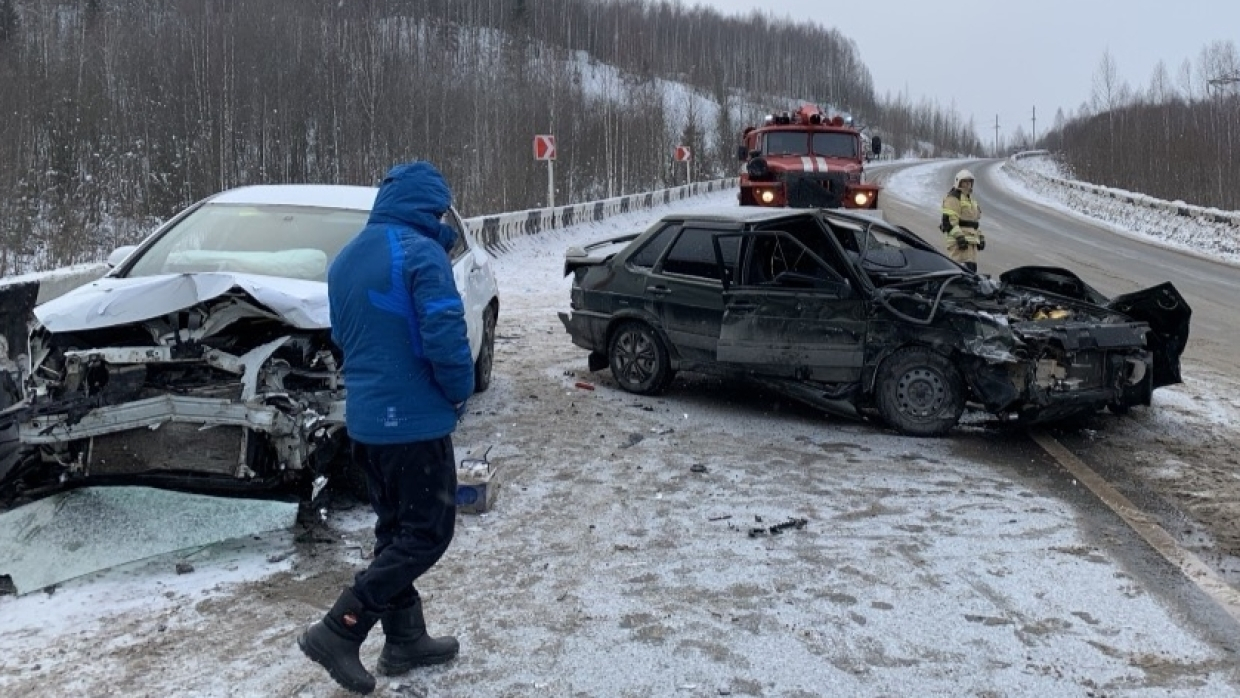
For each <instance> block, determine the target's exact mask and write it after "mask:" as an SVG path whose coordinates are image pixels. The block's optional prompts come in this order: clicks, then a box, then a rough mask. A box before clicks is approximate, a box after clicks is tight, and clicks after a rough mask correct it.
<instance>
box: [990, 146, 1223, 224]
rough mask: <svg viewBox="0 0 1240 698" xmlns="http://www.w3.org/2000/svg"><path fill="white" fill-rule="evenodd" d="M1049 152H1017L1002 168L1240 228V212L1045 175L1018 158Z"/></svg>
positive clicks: (1133, 203) (1157, 208)
mask: <svg viewBox="0 0 1240 698" xmlns="http://www.w3.org/2000/svg"><path fill="white" fill-rule="evenodd" d="M1048 155H1050V152H1049V151H1046V150H1027V151H1024V152H1020V153H1015V154H1013V155H1012V156H1011V157H1009V158H1008V162H1006V163H1004V164H1003V167H1008V166H1009V165H1011V166H1012V167H1015V168H1017V169H1020V170H1021V172H1023V173H1025V174H1027V175H1031V176H1033V177H1036V178H1038V179H1040V180H1043V181H1045V182H1049V183H1050V184H1054V185H1057V186H1061V187H1067V188H1069V189H1076V190H1077V191H1083V192H1086V193H1089V194H1096V195H1098V196H1105V197H1107V198H1111V199H1117V200H1120V201H1126V202H1128V203H1130V204H1132V205H1133V206H1140V207H1143V208H1150V209H1155V210H1160V211H1167V212H1169V213H1174V214H1175V215H1177V216H1184V217H1187V218H1196V219H1198V220H1202V221H1206V222H1209V223H1223V224H1225V225H1231V226H1235V227H1238V228H1240V211H1223V210H1221V209H1217V208H1207V207H1205V206H1195V205H1193V204H1188V203H1185V202H1183V201H1166V200H1164V199H1156V198H1154V197H1152V196H1148V195H1146V194H1138V193H1135V192H1130V191H1127V190H1124V189H1114V188H1111V187H1104V186H1102V185H1099V184H1090V183H1088V182H1080V181H1077V180H1074V179H1063V178H1062V177H1051V176H1050V175H1045V174H1042V173H1041V172H1034V171H1032V170H1028V169H1025V168H1022V167H1020V165H1018V164H1017V161H1019V160H1023V159H1025V158H1031V157H1042V156H1048Z"/></svg>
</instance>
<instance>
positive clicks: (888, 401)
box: [878, 347, 964, 436]
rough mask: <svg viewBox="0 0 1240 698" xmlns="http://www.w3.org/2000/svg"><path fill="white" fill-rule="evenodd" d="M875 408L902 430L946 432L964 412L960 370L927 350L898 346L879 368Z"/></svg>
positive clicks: (914, 433)
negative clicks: (898, 349) (897, 349)
mask: <svg viewBox="0 0 1240 698" xmlns="http://www.w3.org/2000/svg"><path fill="white" fill-rule="evenodd" d="M878 411H879V413H880V414H882V416H883V419H884V420H885V421H886V422H887V423H888V424H890V425H891V426H892V427H894V428H895V429H896V430H898V431H900V432H901V433H904V434H908V435H910V436H941V435H943V434H946V433H947V432H949V431H951V428H952V427H954V426H956V423H957V422H959V421H960V415H961V413H963V412H964V381H963V380H962V379H961V377H960V371H958V370H956V367H955V366H952V364H951V362H950V361H948V360H947V358H946V357H945V356H943V355H941V354H937V353H935V352H933V351H930V350H929V349H926V348H923V347H908V348H906V349H901V350H900V351H897V352H896V353H894V354H892V355H891V356H889V357H887V360H886V361H884V362H883V366H882V368H881V369H880V371H879V376H878Z"/></svg>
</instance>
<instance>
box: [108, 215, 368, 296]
mask: <svg viewBox="0 0 1240 698" xmlns="http://www.w3.org/2000/svg"><path fill="white" fill-rule="evenodd" d="M369 215H370V213H369V212H368V211H358V210H352V209H332V208H317V207H309V206H274V205H272V206H264V205H243V204H206V205H205V206H202V207H201V208H199V209H197V210H196V211H194V212H193V213H190V214H189V215H188V216H186V217H185V218H184V219H183V220H181V221H180V222H179V223H177V224H176V225H175V226H173V227H172V228H170V229H169V230H166V231H164V233H163V234H162V235H161V236H160V237H159V239H158V240H156V241H155V243H154V244H153V245H151V247H149V248H148V249H147V250H146V251H145V252H143V253H142V256H141V257H140V258H138V260H137V261H136V262H135V263H134V264H133V265H132V266H131V267H130V268H129V269H128V270H127V271H126V273H125V276H127V277H138V276H156V275H159V274H178V273H194V272H240V273H248V274H263V275H266V276H280V277H286V278H293V279H307V280H311V281H326V280H327V268H328V267H329V266H330V265H331V263H332V260H334V259H335V258H336V255H337V254H338V253H339V252H340V249H341V248H342V247H344V245H345V243H347V242H348V241H349V240H351V239H353V237H354V236H355V235H357V233H358V232H359V231H360V230H361V229H362V228H363V227H364V226H365V225H366V219H367V218H368V217H369Z"/></svg>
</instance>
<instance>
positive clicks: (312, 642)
mask: <svg viewBox="0 0 1240 698" xmlns="http://www.w3.org/2000/svg"><path fill="white" fill-rule="evenodd" d="M378 620H379V614H377V613H372V612H370V611H367V610H366V608H365V606H363V605H362V602H361V601H358V600H357V597H356V596H354V595H353V590H352V589H345V590H344V592H342V593H341V594H340V598H339V599H336V604H335V605H334V606H332V610H330V611H328V612H327V615H325V616H323V620H321V621H319V622H317V623H315V624H314V625H311V626H310V627H309V628H307V629H306V631H305V632H303V633H302V634H301V637H299V638H297V644H298V645H299V646H300V647H301V651H302V652H305V653H306V656H307V657H309V658H311V659H313V660H314V661H316V662H318V663H319V664H322V665H323V667H324V668H325V669H327V672H328V673H329V674H331V675H332V678H333V679H335V680H336V683H338V684H340V685H341V686H344V687H345V688H347V689H349V690H350V691H354V692H355V693H370V692H371V691H373V690H375V677H374V676H371V675H370V672H369V671H366V667H364V666H362V660H361V658H360V657H358V650H360V649H361V647H362V642H364V641H365V640H366V636H367V635H368V634H369V633H370V629H371V628H373V627H375V623H376V622H378Z"/></svg>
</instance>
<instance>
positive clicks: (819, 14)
mask: <svg viewBox="0 0 1240 698" xmlns="http://www.w3.org/2000/svg"><path fill="white" fill-rule="evenodd" d="M684 2H685V5H686V6H692V5H694V4H699V5H704V6H709V7H713V8H715V9H716V10H718V11H719V12H721V13H724V14H738V13H739V14H742V15H745V14H749V13H750V12H751V11H752V10H753V9H755V8H757V9H762V10H764V11H766V12H767V13H768V14H770V15H773V16H775V17H777V18H780V19H786V18H791V19H793V20H794V21H812V22H815V23H817V24H820V25H823V26H827V27H834V28H836V29H838V30H839V31H840V33H841V34H843V35H844V36H846V37H848V38H850V39H852V40H853V41H855V42H856V44H857V48H858V50H859V51H860V53H861V60H862V61H863V62H864V63H865V64H866V65H867V66H868V67H869V69H870V74H871V75H872V76H873V78H874V88H875V90H876V91H877V93H878V95H879V96H880V97H883V96H886V95H888V94H890V95H892V96H894V95H896V94H898V93H900V92H902V91H906V90H907V93H908V95H909V96H910V97H911V98H912V100H913V101H914V102H917V101H920V99H921V98H922V97H928V98H930V99H932V100H934V101H936V102H938V103H939V104H940V105H941V106H943V107H944V108H950V107H951V105H952V103H953V101H954V103H955V105H956V110H957V111H958V112H959V113H960V115H961V116H962V117H964V118H965V119H966V120H967V119H968V118H969V117H970V116H971V117H973V118H974V120H975V123H976V127H977V134H978V137H979V138H981V139H982V141H983V142H984V143H986V144H987V145H990V144H991V143H993V141H994V136H995V117H996V115H997V116H998V120H999V134H1000V137H1001V138H1004V139H1005V140H1006V138H1007V137H1009V136H1010V135H1011V134H1012V133H1013V132H1014V131H1015V129H1016V126H1017V125H1018V124H1019V125H1020V126H1022V127H1023V128H1024V130H1025V132H1026V133H1029V132H1030V130H1031V129H1032V128H1033V124H1032V123H1031V117H1032V116H1033V110H1034V107H1035V106H1036V108H1037V130H1038V132H1039V133H1041V132H1043V131H1044V129H1045V128H1047V127H1049V126H1051V124H1052V123H1053V121H1054V117H1055V111H1056V109H1058V108H1060V107H1062V108H1063V110H1064V114H1065V115H1069V116H1070V115H1071V114H1072V112H1074V111H1075V110H1076V109H1077V108H1078V107H1079V106H1080V105H1081V103H1082V102H1088V101H1089V99H1090V94H1091V92H1092V90H1093V76H1094V74H1095V73H1096V72H1097V70H1098V64H1099V62H1100V61H1101V60H1102V56H1103V53H1104V52H1105V51H1106V50H1108V49H1110V51H1111V56H1112V58H1113V59H1114V60H1115V63H1116V67H1117V69H1118V73H1119V76H1120V78H1121V79H1123V80H1125V81H1126V82H1128V84H1129V85H1130V86H1132V87H1133V88H1134V89H1139V90H1145V89H1146V88H1147V87H1148V85H1149V82H1150V76H1151V74H1152V73H1153V71H1154V66H1155V64H1156V63H1157V62H1158V61H1159V60H1160V59H1161V60H1163V61H1164V62H1165V63H1166V64H1167V69H1168V71H1169V73H1170V74H1171V78H1172V83H1173V84H1175V85H1178V80H1177V77H1178V72H1179V68H1180V64H1181V63H1182V62H1183V61H1184V59H1185V58H1188V59H1189V60H1191V61H1192V63H1193V66H1194V69H1195V68H1196V65H1197V62H1198V56H1199V54H1200V53H1201V49H1202V48H1203V47H1205V46H1206V45H1207V44H1208V43H1210V42H1212V41H1215V40H1220V39H1221V40H1230V41H1240V1H1237V0H1185V1H1184V2H1181V3H1168V2H1166V1H1165V0H1039V1H1037V2H1034V1H1027V2H1011V1H1010V0H1004V1H1003V2H998V1H996V0H990V1H988V2H983V1H982V0H957V1H956V2H927V1H925V0H864V1H863V2H851V3H849V2H828V1H826V0H684ZM789 96H790V97H797V96H798V95H789Z"/></svg>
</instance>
